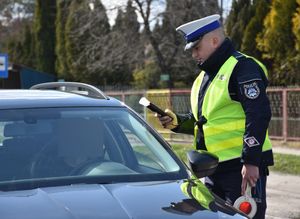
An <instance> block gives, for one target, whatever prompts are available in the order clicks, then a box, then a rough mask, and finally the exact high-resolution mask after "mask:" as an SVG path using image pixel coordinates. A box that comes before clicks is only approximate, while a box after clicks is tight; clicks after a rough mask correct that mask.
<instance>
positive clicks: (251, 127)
mask: <svg viewBox="0 0 300 219" xmlns="http://www.w3.org/2000/svg"><path fill="white" fill-rule="evenodd" d="M232 76H233V77H232V78H231V79H232V80H233V81H232V84H234V86H233V87H234V89H233V92H234V93H235V94H236V100H237V101H239V102H240V103H241V105H242V108H243V110H244V112H245V115H246V123H245V133H244V137H243V151H242V156H241V157H242V159H241V161H242V162H243V163H245V164H252V165H255V166H260V163H261V157H262V146H263V144H264V141H265V137H266V132H267V129H268V126H269V122H270V120H271V108H270V102H269V99H268V97H267V93H266V88H267V84H268V81H267V78H266V76H265V74H264V72H263V70H262V69H261V67H260V66H259V65H258V64H257V63H256V62H255V61H254V60H252V59H250V58H245V59H243V60H240V61H239V62H238V63H237V65H236V67H235V69H234V71H233V75H232Z"/></svg>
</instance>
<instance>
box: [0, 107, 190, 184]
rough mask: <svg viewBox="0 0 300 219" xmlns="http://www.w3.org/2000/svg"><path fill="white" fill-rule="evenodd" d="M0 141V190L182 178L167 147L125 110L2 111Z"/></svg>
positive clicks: (180, 170)
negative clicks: (49, 185) (23, 186)
mask: <svg viewBox="0 0 300 219" xmlns="http://www.w3.org/2000/svg"><path fill="white" fill-rule="evenodd" d="M0 142H1V144H0V185H3V186H4V187H5V186H8V185H12V183H13V184H14V188H16V189H18V186H20V185H23V184H26V183H27V185H31V186H33V185H35V183H36V186H41V185H42V184H43V183H45V182H46V184H45V185H48V184H49V183H50V182H52V183H53V182H56V184H55V183H54V184H55V185H60V183H62V184H64V183H68V180H67V179H69V180H70V179H73V181H74V180H76V179H77V180H78V179H80V180H79V182H81V183H82V182H84V183H88V182H89V180H92V181H91V182H100V183H104V182H107V183H111V182H127V181H147V180H168V179H179V178H183V177H184V176H183V175H185V174H186V173H185V170H184V171H183V169H184V168H182V163H181V162H178V159H177V158H176V157H175V156H174V154H173V152H172V151H171V150H170V149H169V147H168V146H166V145H165V143H163V142H162V140H161V139H160V138H159V137H158V136H157V134H155V133H154V132H153V130H152V129H150V128H149V127H148V126H147V125H146V124H145V122H143V121H142V120H141V119H140V118H139V117H138V116H136V115H135V114H134V113H132V112H131V111H130V110H128V109H127V108H108V107H81V108H47V109H45V108H42V109H13V110H1V115H0ZM184 173H185V174H184ZM71 181H72V180H71ZM73 181H72V182H70V183H74V182H73ZM58 182H60V183H58ZM47 183H48V184H47ZM50 184H51V183H50ZM3 186H2V187H3ZM33 187H34V186H33Z"/></svg>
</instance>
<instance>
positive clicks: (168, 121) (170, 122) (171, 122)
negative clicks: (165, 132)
mask: <svg viewBox="0 0 300 219" xmlns="http://www.w3.org/2000/svg"><path fill="white" fill-rule="evenodd" d="M165 113H166V114H167V116H161V115H159V114H157V113H156V114H155V116H156V117H158V119H159V121H160V123H161V125H162V126H163V127H164V128H165V129H174V128H176V127H177V126H178V120H177V116H176V115H175V113H173V112H172V111H171V110H169V109H166V110H165Z"/></svg>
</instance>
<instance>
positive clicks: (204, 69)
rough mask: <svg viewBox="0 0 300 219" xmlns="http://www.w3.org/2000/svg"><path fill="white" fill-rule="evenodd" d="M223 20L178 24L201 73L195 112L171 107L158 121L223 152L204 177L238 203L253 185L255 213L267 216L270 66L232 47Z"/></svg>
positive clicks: (195, 92) (213, 18) (270, 157)
mask: <svg viewBox="0 0 300 219" xmlns="http://www.w3.org/2000/svg"><path fill="white" fill-rule="evenodd" d="M219 19H220V16H219V15H211V16H208V17H205V18H202V19H199V20H195V21H192V22H189V23H186V24H183V25H181V26H179V27H178V28H177V29H176V30H177V31H179V32H181V33H182V34H183V36H184V38H185V40H186V46H185V50H188V49H191V51H192V57H193V59H194V60H195V61H196V62H197V64H198V67H199V68H200V69H201V72H200V74H199V76H198V77H197V78H196V80H195V81H194V84H193V87H192V90H191V109H192V111H191V112H190V113H188V114H185V115H179V114H175V113H174V112H172V111H171V110H169V109H167V110H166V113H167V114H168V115H169V116H163V117H159V120H160V122H161V124H162V125H163V126H164V127H165V128H168V129H171V130H172V131H174V132H178V133H186V134H194V136H195V141H194V145H195V147H196V149H202V150H207V151H210V152H212V153H214V154H216V155H217V156H218V157H219V161H220V163H219V166H218V168H217V170H216V172H215V173H214V174H213V175H211V176H209V177H207V178H206V179H205V183H206V185H207V186H208V187H209V188H211V190H212V191H213V192H214V193H216V194H217V195H218V196H220V197H222V198H223V199H225V200H226V201H227V202H229V203H231V204H233V203H234V201H235V200H236V199H237V198H238V197H240V196H241V195H243V194H244V193H245V191H246V187H247V185H249V186H251V187H252V195H253V198H254V200H255V201H256V202H257V209H258V210H257V213H256V215H255V217H254V218H264V217H265V211H266V180H267V175H268V166H270V165H273V153H272V146H271V142H270V139H269V137H268V131H267V129H268V125H269V122H270V119H271V110H270V103H269V100H268V97H267V94H266V87H267V85H268V80H267V70H266V68H265V66H264V65H263V64H262V63H260V62H259V61H258V60H256V59H255V58H253V57H250V56H247V55H245V54H242V53H240V52H238V51H236V50H235V49H234V48H233V45H232V42H231V41H230V39H228V38H227V37H226V36H225V34H224V31H223V28H222V26H221V23H220V21H219Z"/></svg>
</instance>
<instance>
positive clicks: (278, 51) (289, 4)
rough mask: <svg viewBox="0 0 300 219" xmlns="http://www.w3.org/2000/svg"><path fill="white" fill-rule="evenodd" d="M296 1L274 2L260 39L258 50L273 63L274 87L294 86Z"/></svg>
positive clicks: (277, 0)
mask: <svg viewBox="0 0 300 219" xmlns="http://www.w3.org/2000/svg"><path fill="white" fill-rule="evenodd" d="M296 6H297V5H296V0H274V1H272V4H271V10H270V12H269V13H268V15H267V16H266V18H265V20H264V30H263V32H262V33H261V34H260V35H259V37H258V40H257V42H258V48H259V50H260V51H261V52H262V53H263V57H264V58H266V59H269V60H271V61H272V62H273V66H272V76H271V77H270V78H271V82H272V84H274V85H286V84H294V83H295V82H296V77H295V76H296V72H297V71H298V69H295V59H294V58H295V56H296V50H295V36H294V35H293V32H292V27H293V24H292V18H293V16H294V14H295V12H296Z"/></svg>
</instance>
